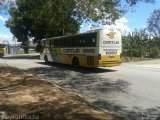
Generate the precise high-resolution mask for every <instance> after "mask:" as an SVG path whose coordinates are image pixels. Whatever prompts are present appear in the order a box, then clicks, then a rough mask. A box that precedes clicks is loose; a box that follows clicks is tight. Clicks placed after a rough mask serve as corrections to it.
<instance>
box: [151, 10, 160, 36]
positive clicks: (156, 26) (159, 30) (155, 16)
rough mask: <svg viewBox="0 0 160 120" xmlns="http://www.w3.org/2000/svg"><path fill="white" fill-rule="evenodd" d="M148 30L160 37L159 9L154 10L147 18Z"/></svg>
mask: <svg viewBox="0 0 160 120" xmlns="http://www.w3.org/2000/svg"><path fill="white" fill-rule="evenodd" d="M148 30H149V31H150V32H151V33H152V34H153V35H154V36H155V37H158V38H159V39H160V9H157V10H154V11H153V13H152V14H151V16H150V18H149V19H148Z"/></svg>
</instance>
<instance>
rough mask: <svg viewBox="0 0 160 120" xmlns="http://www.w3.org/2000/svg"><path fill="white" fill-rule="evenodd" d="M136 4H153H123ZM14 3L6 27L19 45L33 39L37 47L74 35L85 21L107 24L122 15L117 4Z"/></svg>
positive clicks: (115, 0)
mask: <svg viewBox="0 0 160 120" xmlns="http://www.w3.org/2000/svg"><path fill="white" fill-rule="evenodd" d="M9 1H14V0H9ZM139 1H143V2H153V1H154V0H126V3H127V4H128V5H129V6H134V5H135V4H137V3H138V2H139ZM3 3H4V0H3ZM15 3H16V5H15V6H12V7H11V8H10V10H9V13H10V16H11V17H10V19H9V20H8V21H7V22H6V26H7V27H8V28H10V31H11V32H12V33H13V35H14V36H15V37H16V38H17V40H18V41H19V42H22V43H25V42H27V41H28V39H29V38H34V39H33V40H34V42H35V43H38V45H39V44H40V40H41V39H42V38H46V37H54V36H59V35H63V33H64V32H65V33H73V34H74V33H76V32H77V31H78V30H79V27H80V24H81V23H82V22H83V21H84V20H93V21H96V22H97V21H99V22H100V23H105V24H110V23H112V22H113V21H114V20H116V19H117V18H119V17H120V16H121V15H122V14H123V13H124V12H125V10H124V9H122V7H121V5H122V3H121V1H120V0H15ZM2 6H3V5H2Z"/></svg>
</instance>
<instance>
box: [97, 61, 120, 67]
mask: <svg viewBox="0 0 160 120" xmlns="http://www.w3.org/2000/svg"><path fill="white" fill-rule="evenodd" d="M121 63H122V62H121V61H100V62H99V65H98V66H99V67H114V66H119V65H120V64H121Z"/></svg>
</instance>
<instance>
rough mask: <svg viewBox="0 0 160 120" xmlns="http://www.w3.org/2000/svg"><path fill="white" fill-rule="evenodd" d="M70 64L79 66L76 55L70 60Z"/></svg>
mask: <svg viewBox="0 0 160 120" xmlns="http://www.w3.org/2000/svg"><path fill="white" fill-rule="evenodd" d="M72 66H73V67H75V68H76V67H78V66H79V60H78V58H77V57H74V58H73V60H72Z"/></svg>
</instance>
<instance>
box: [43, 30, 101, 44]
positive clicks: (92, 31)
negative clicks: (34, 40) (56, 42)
mask: <svg viewBox="0 0 160 120" xmlns="http://www.w3.org/2000/svg"><path fill="white" fill-rule="evenodd" d="M100 30H102V29H95V30H89V31H87V32H84V33H77V34H74V35H69V36H58V37H52V38H44V39H42V40H41V41H44V40H52V39H56V38H66V37H73V36H77V35H84V34H88V33H95V32H98V31H100Z"/></svg>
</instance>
